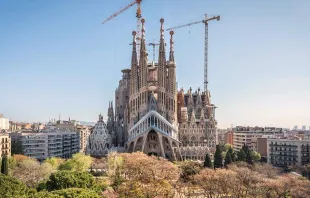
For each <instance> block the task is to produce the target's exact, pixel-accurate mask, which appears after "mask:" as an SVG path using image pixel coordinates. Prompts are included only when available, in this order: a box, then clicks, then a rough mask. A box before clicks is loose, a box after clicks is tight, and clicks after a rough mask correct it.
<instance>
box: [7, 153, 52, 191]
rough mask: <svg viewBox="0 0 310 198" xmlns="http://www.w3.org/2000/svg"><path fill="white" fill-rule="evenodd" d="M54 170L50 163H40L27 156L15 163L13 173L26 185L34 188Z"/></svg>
mask: <svg viewBox="0 0 310 198" xmlns="http://www.w3.org/2000/svg"><path fill="white" fill-rule="evenodd" d="M54 171H55V169H53V167H52V166H51V165H50V164H47V163H43V164H40V163H39V162H38V161H37V160H35V159H31V158H28V159H25V160H23V161H21V162H19V163H18V164H17V165H16V167H15V168H14V169H13V175H14V177H16V178H18V179H20V180H21V181H23V182H24V183H25V184H26V185H27V186H30V187H33V188H35V187H37V185H38V184H39V183H40V182H42V181H43V180H46V179H47V178H48V177H49V176H50V175H51V174H52V173H53V172H54Z"/></svg>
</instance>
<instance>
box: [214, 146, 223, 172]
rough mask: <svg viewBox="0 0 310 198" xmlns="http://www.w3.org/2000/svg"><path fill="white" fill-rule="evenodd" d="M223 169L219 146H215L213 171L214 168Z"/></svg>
mask: <svg viewBox="0 0 310 198" xmlns="http://www.w3.org/2000/svg"><path fill="white" fill-rule="evenodd" d="M222 167H223V157H222V150H221V147H220V146H219V145H216V151H215V154H214V169H215V168H222Z"/></svg>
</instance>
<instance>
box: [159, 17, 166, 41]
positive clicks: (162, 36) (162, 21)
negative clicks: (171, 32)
mask: <svg viewBox="0 0 310 198" xmlns="http://www.w3.org/2000/svg"><path fill="white" fill-rule="evenodd" d="M164 21H165V20H164V19H163V18H161V19H160V38H162V39H163V38H164Z"/></svg>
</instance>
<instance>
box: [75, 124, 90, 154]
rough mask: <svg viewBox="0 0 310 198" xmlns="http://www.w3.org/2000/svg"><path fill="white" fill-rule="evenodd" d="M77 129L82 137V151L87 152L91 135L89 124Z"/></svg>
mask: <svg viewBox="0 0 310 198" xmlns="http://www.w3.org/2000/svg"><path fill="white" fill-rule="evenodd" d="M77 131H78V134H79V137H80V152H81V153H85V152H86V148H87V144H88V138H89V135H90V130H89V128H88V127H87V126H78V127H77Z"/></svg>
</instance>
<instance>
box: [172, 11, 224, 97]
mask: <svg viewBox="0 0 310 198" xmlns="http://www.w3.org/2000/svg"><path fill="white" fill-rule="evenodd" d="M215 19H216V20H217V21H219V20H220V16H213V17H211V18H208V16H207V15H205V18H204V19H203V20H201V21H196V22H191V23H187V24H184V25H179V26H175V27H172V28H168V29H167V31H168V30H172V29H177V28H182V27H188V26H191V25H195V24H198V23H204V24H205V46H204V91H205V92H207V91H208V22H209V21H212V20H215Z"/></svg>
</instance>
